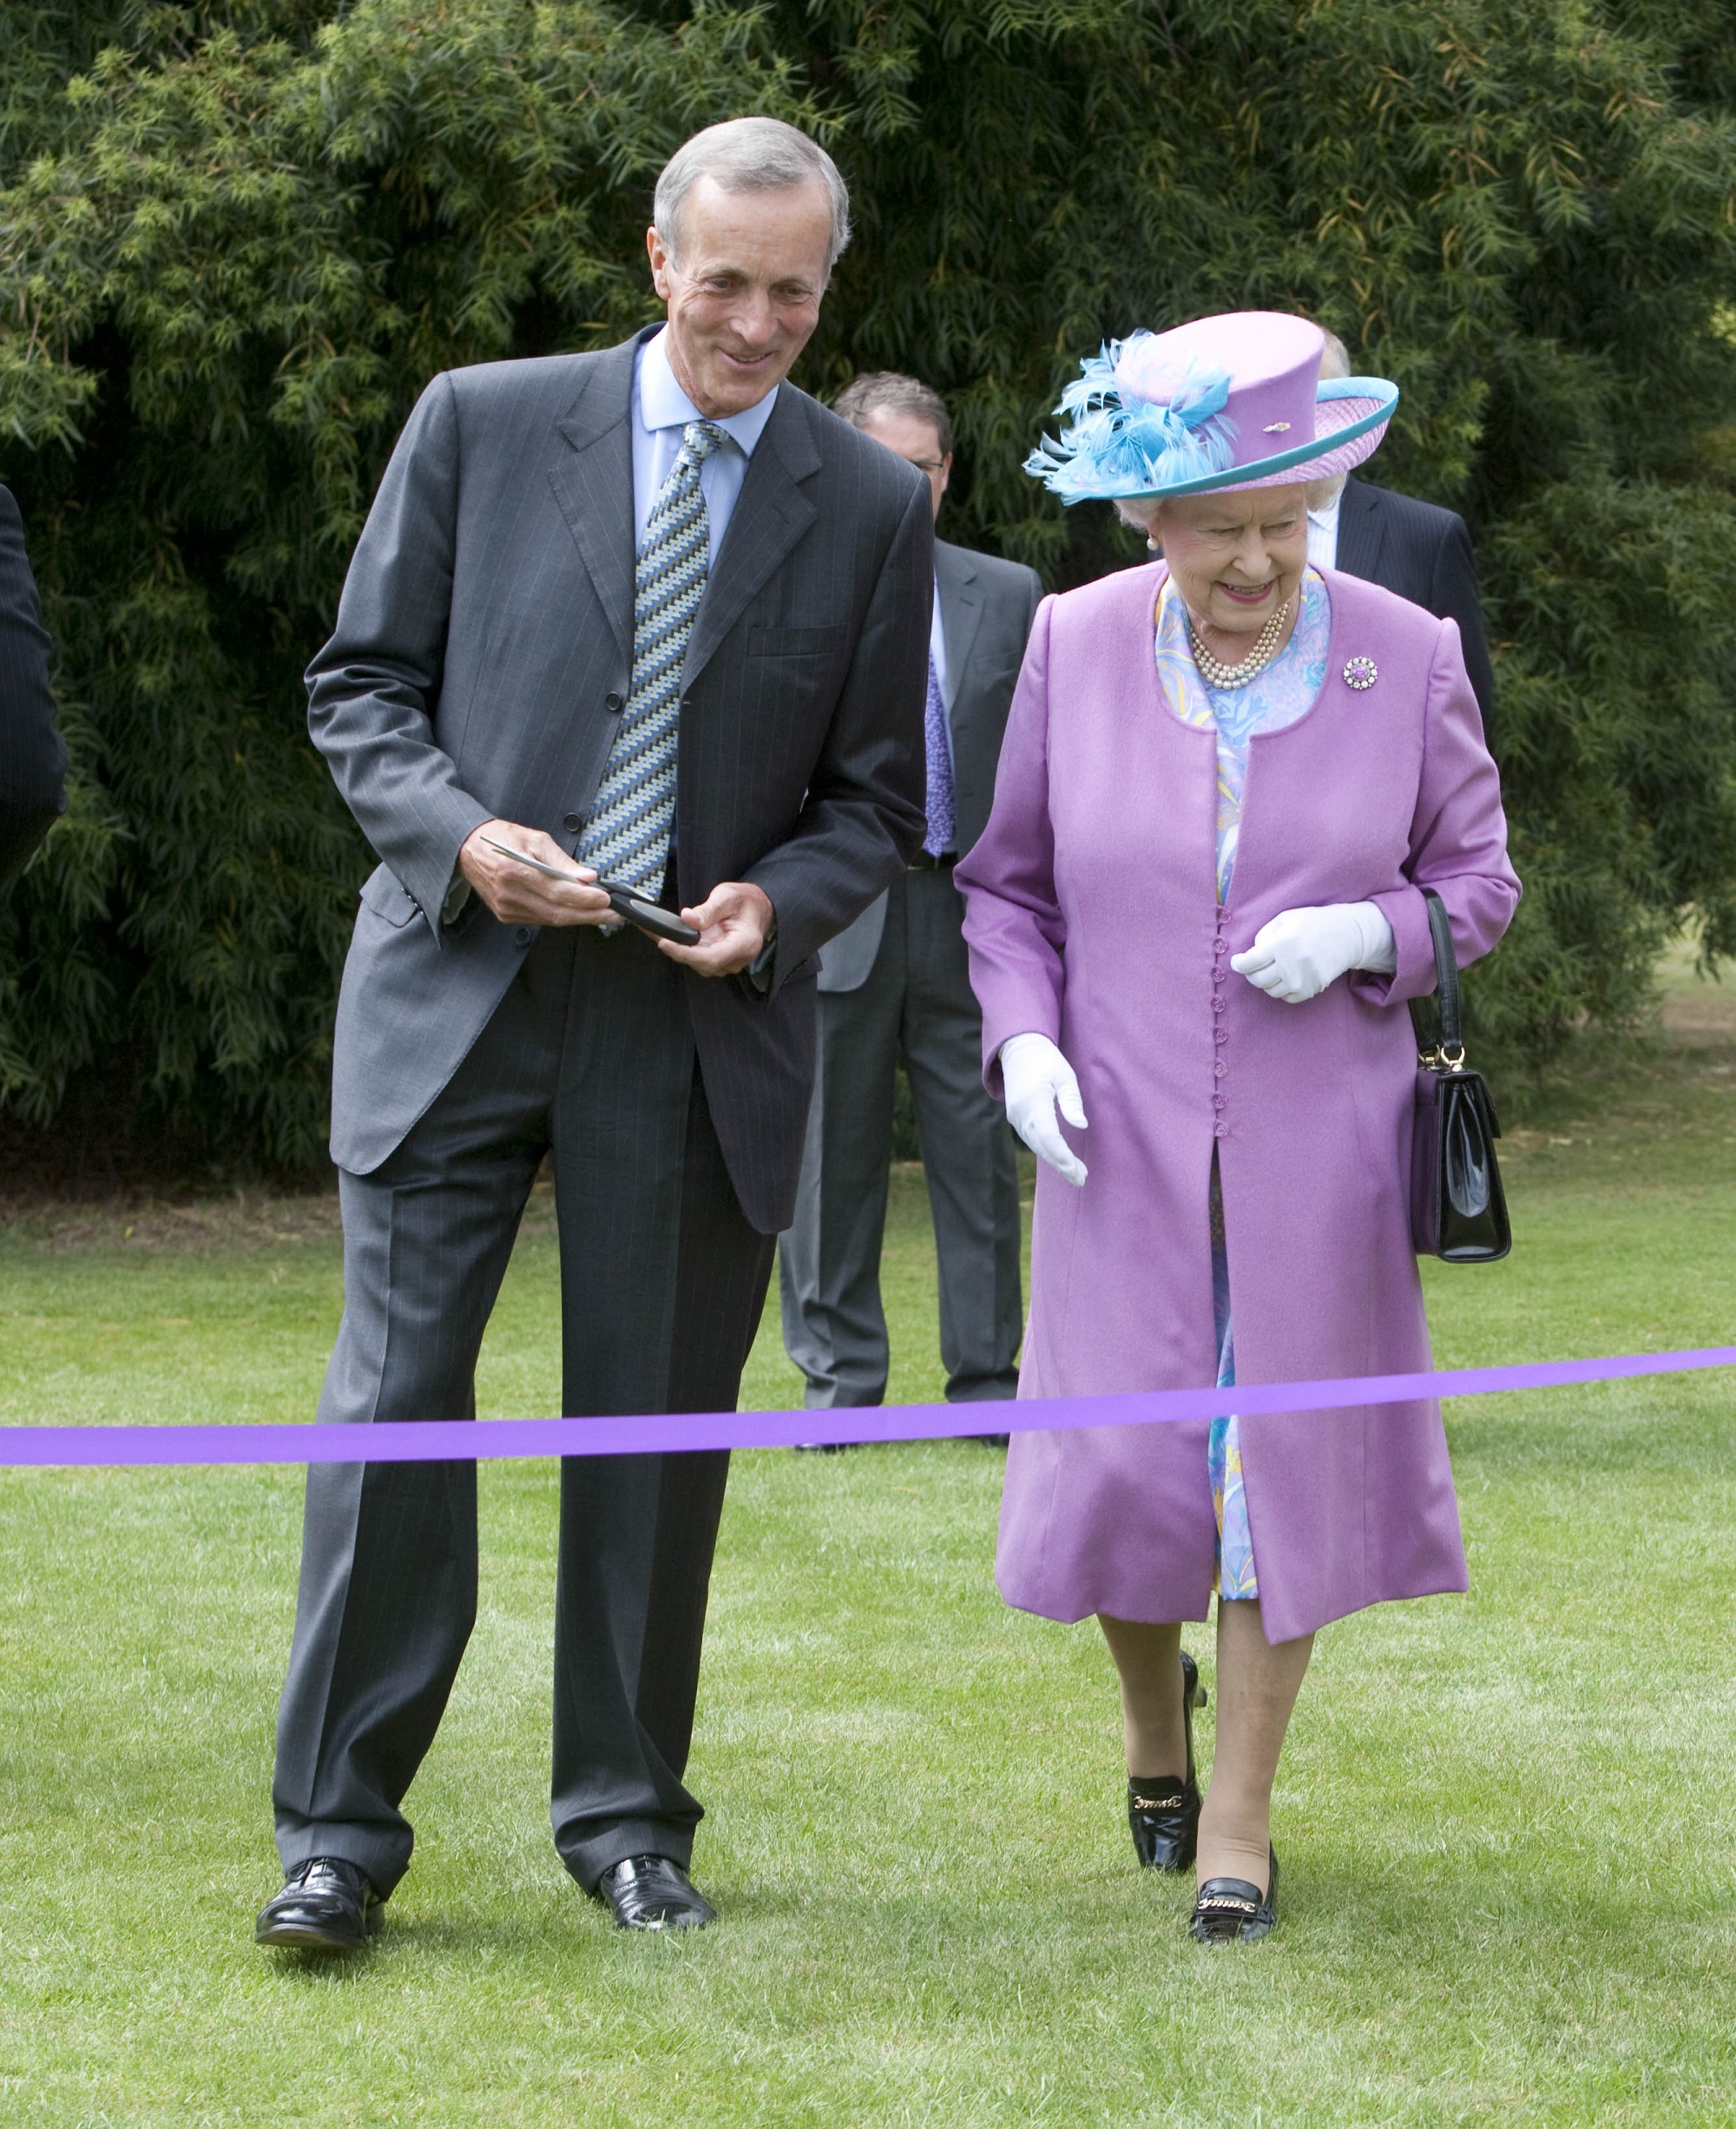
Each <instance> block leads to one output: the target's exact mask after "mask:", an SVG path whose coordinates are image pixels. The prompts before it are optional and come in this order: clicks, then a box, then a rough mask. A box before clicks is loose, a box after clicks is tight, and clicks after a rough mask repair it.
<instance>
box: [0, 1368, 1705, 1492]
mask: <svg viewBox="0 0 1736 2129" xmlns="http://www.w3.org/2000/svg"><path fill="white" fill-rule="evenodd" d="M1729 1367H1736V1345H1709V1346H1701V1347H1700V1348H1698V1349H1697V1350H1694V1351H1693V1352H1686V1353H1627V1354H1624V1355H1622V1356H1621V1357H1619V1358H1616V1359H1608V1360H1543V1361H1533V1362H1530V1363H1527V1364H1525V1365H1523V1366H1519V1367H1506V1368H1440V1369H1436V1370H1425V1371H1424V1372H1423V1373H1420V1374H1417V1375H1352V1376H1346V1377H1342V1378H1340V1379H1339V1380H1338V1381H1334V1382H1310V1383H1237V1385H1236V1388H1235V1396H1234V1403H1235V1409H1236V1410H1237V1411H1238V1413H1240V1414H1242V1415H1244V1416H1246V1415H1251V1414H1253V1413H1256V1412H1318V1411H1321V1410H1328V1409H1332V1408H1333V1407H1336V1406H1340V1405H1358V1404H1401V1403H1405V1402H1406V1401H1407V1400H1409V1399H1410V1398H1413V1397H1482V1396H1488V1395H1489V1393H1490V1392H1491V1391H1493V1390H1552V1389H1556V1388H1559V1387H1560V1386H1561V1385H1562V1384H1563V1383H1606V1382H1611V1381H1614V1380H1616V1379H1618V1378H1620V1377H1627V1376H1636V1375H1680V1374H1687V1372H1688V1371H1689V1370H1693V1369H1697V1368H1729ZM1224 1402H1225V1400H1224V1392H1223V1390H1221V1389H1220V1388H1218V1387H1217V1386H1216V1385H1213V1386H1211V1387H1209V1388H1207V1389H1204V1390H1134V1391H1130V1392H1128V1393H1127V1394H1125V1395H1121V1396H1097V1397H1021V1398H1020V1399H1018V1400H1017V1401H1016V1403H993V1404H984V1405H979V1406H978V1407H977V1408H976V1410H975V1411H974V1412H971V1411H969V1410H967V1409H965V1408H963V1407H962V1406H959V1405H957V1404H882V1405H851V1406H845V1407H840V1408H835V1409H832V1410H831V1411H827V1412H801V1411H797V1412H674V1413H652V1414H649V1415H648V1416H643V1417H639V1418H631V1419H616V1418H609V1419H484V1420H474V1419H470V1420H456V1419H423V1420H403V1421H398V1420H385V1421H381V1422H379V1423H377V1424H374V1425H363V1426H351V1425H340V1426H320V1425H318V1424H316V1425H312V1426H309V1425H305V1424H297V1425H293V1426H252V1425H249V1426H234V1427H0V1464H177V1463H437V1462H444V1461H446V1460H447V1459H469V1458H470V1457H480V1456H620V1455H647V1454H649V1453H652V1452H654V1451H664V1450H681V1449H787V1448H789V1447H791V1446H792V1444H794V1443H795V1442H927V1441H933V1440H936V1439H938V1438H940V1437H943V1436H951V1435H958V1434H970V1433H976V1434H994V1433H1008V1432H1012V1433H1018V1434H1024V1433H1028V1432H1030V1431H1031V1430H1033V1429H1049V1430H1053V1429H1065V1428H1072V1427H1129V1426H1150V1425H1156V1424H1161V1423H1174V1422H1175V1421H1178V1420H1190V1419H1191V1420H1200V1419H1212V1418H1214V1417H1215V1416H1217V1414H1218V1413H1219V1412H1220V1411H1221V1410H1222V1409H1223V1405H1224Z"/></svg>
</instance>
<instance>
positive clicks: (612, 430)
mask: <svg viewBox="0 0 1736 2129" xmlns="http://www.w3.org/2000/svg"><path fill="white" fill-rule="evenodd" d="M652 330H653V331H654V330H655V328H652ZM645 337H646V335H645V334H643V333H641V334H640V335H639V336H638V337H637V338H635V339H631V340H628V341H626V342H624V343H623V344H622V345H621V346H620V347H612V348H610V349H609V350H608V352H607V353H606V354H603V355H601V356H599V357H598V358H597V359H596V361H595V363H594V364H593V365H591V368H590V373H589V376H588V378H586V380H585V384H584V389H583V390H582V391H581V392H580V394H579V397H578V398H577V399H576V400H575V402H574V404H573V407H572V410H571V411H570V412H569V413H568V414H567V415H566V416H565V417H563V418H562V420H560V421H559V422H557V423H556V428H557V429H558V430H560V432H561V435H562V437H563V439H564V440H565V448H564V449H563V450H562V452H561V455H560V457H558V458H557V459H556V462H555V463H554V464H553V465H551V466H550V467H549V482H550V483H551V484H552V486H553V488H554V490H555V499H556V502H557V503H559V504H560V506H561V515H562V517H564V518H565V519H566V521H567V529H568V530H569V532H570V533H571V534H572V536H573V543H574V545H575V547H576V548H577V549H578V550H579V559H580V561H581V562H583V564H584V566H585V573H586V575H588V576H589V578H590V580H591V587H592V588H593V590H595V593H596V595H597V600H598V602H599V604H600V605H601V606H602V610H603V612H604V613H605V614H607V615H608V624H609V627H610V628H612V629H613V630H614V631H615V637H616V640H617V641H618V642H619V643H620V646H621V650H622V651H623V652H624V653H625V654H627V656H628V657H629V658H630V657H631V656H632V655H633V572H634V563H635V539H634V529H635V528H634V519H633V419H632V416H633V359H634V355H635V352H636V351H637V348H638V345H639V341H640V340H641V339H643V338H645Z"/></svg>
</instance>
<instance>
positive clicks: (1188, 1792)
mask: <svg viewBox="0 0 1736 2129" xmlns="http://www.w3.org/2000/svg"><path fill="white" fill-rule="evenodd" d="M1205 1705H1206V1689H1205V1687H1204V1686H1203V1685H1201V1684H1200V1666H1199V1665H1198V1664H1196V1663H1195V1662H1194V1660H1193V1658H1192V1657H1191V1656H1190V1655H1189V1654H1188V1653H1187V1650H1186V1649H1185V1648H1184V1649H1183V1650H1182V1652H1181V1719H1182V1722H1183V1723H1184V1725H1186V1727H1187V1773H1186V1774H1185V1775H1184V1776H1182V1777H1180V1779H1178V1778H1177V1777H1175V1776H1174V1775H1173V1774H1163V1775H1159V1776H1157V1777H1154V1779H1153V1780H1150V1781H1144V1780H1133V1781H1129V1782H1128V1826H1129V1827H1130V1828H1131V1829H1132V1830H1133V1837H1134V1854H1135V1855H1136V1856H1138V1857H1139V1859H1140V1867H1141V1869H1146V1870H1191V1869H1193V1858H1194V1856H1196V1855H1197V1854H1198V1852H1199V1848H1200V1784H1199V1781H1198V1779H1197V1777H1195V1774H1194V1771H1193V1711H1194V1709H1195V1708H1202V1707H1204V1706H1205Z"/></svg>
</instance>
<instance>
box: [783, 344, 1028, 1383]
mask: <svg viewBox="0 0 1736 2129" xmlns="http://www.w3.org/2000/svg"><path fill="white" fill-rule="evenodd" d="M835 411H837V412H838V413H839V414H841V415H843V416H844V417H845V419H846V420H848V421H852V422H854V423H855V424H856V425H857V427H858V429H860V430H863V431H864V432H865V434H866V435H868V436H871V437H874V438H875V439H876V440H877V442H878V443H880V444H884V445H885V446H886V447H887V448H888V450H892V451H896V452H898V455H899V456H900V457H904V458H907V459H909V460H910V462H911V464H912V465H914V466H916V467H917V469H918V470H920V471H922V472H924V473H925V474H926V475H927V476H928V479H929V483H930V488H931V489H932V490H933V496H934V508H935V513H936V515H937V516H938V515H939V511H940V501H941V497H942V496H944V494H945V492H946V483H947V479H948V476H949V475H950V471H951V468H952V424H951V422H950V419H949V418H948V416H947V411H946V404H945V402H944V400H943V399H942V398H940V396H939V394H938V393H937V392H935V391H930V389H929V387H928V386H927V385H926V384H918V383H917V380H916V379H915V378H909V377H899V376H897V375H895V374H893V373H891V372H890V371H877V372H874V373H871V374H870V375H868V376H865V377H859V378H857V379H856V381H855V382H854V383H853V384H851V385H849V386H848V387H847V388H846V390H845V391H844V392H842V393H841V394H840V395H839V397H838V400H837V401H836V402H835ZM934 579H935V603H934V614H933V621H932V624H931V628H930V635H929V673H928V702H927V708H926V713H925V718H924V739H925V749H924V751H925V754H926V774H927V798H926V808H927V814H928V830H927V835H926V838H925V839H924V844H923V847H922V849H921V850H920V851H917V854H916V856H915V857H914V858H912V860H911V867H910V870H909V871H907V872H905V873H904V876H903V877H902V878H900V879H897V880H895V881H894V882H893V883H892V884H891V887H890V888H889V889H888V890H887V891H886V892H885V893H884V895H882V896H881V897H879V898H878V900H877V901H875V902H873V903H871V904H870V905H869V907H868V908H867V909H866V910H864V911H863V913H862V915H861V916H860V917H858V918H857V920H856V922H855V923H853V924H852V925H851V926H850V928H849V930H847V931H844V932H842V933H840V934H839V936H838V937H837V938H836V939H834V940H833V941H832V943H831V945H829V946H828V947H827V948H826V950H825V953H824V954H823V955H822V956H820V976H819V992H820V997H819V1078H818V1080H817V1081H816V1083H815V1087H814V1099H813V1107H812V1109H811V1110H810V1111H809V1113H808V1140H807V1150H806V1153H805V1154H804V1156H803V1160H802V1178H801V1183H800V1186H799V1190H798V1192H797V1196H796V1219H795V1225H793V1226H792V1228H791V1229H790V1231H789V1232H788V1233H787V1234H786V1235H785V1236H783V1238H782V1239H781V1240H780V1241H779V1286H780V1288H781V1291H782V1298H783V1312H784V1344H785V1346H786V1349H787V1350H788V1352H789V1355H790V1357H791V1359H792V1360H793V1361H794V1362H795V1363H796V1365H797V1366H798V1367H799V1368H800V1369H801V1370H802V1372H803V1374H804V1375H805V1376H806V1377H807V1402H808V1403H809V1405H810V1406H816V1407H817V1406H833V1405H852V1404H878V1403H880V1401H881V1399H882V1398H883V1397H884V1395H885V1391H886V1367H887V1358H888V1354H887V1341H886V1317H885V1311H884V1309H883V1307H882V1306H881V1301H880V1244H881V1237H882V1234H883V1232H884V1227H885V1223H886V1186H887V1173H888V1165H889V1163H890V1161H891V1148H892V1091H893V1081H894V1072H895V1068H896V1067H897V1064H898V1060H899V1058H900V1057H901V1056H902V1058H903V1059H904V1068H905V1072H906V1074H908V1076H909V1080H910V1086H911V1101H912V1105H913V1107H914V1108H915V1110H916V1119H917V1132H918V1133H919V1135H920V1138H921V1141H922V1157H923V1173H924V1178H925V1179H926V1181H927V1184H928V1196H929V1206H930V1212H932V1214H933V1217H934V1237H935V1246H936V1252H937V1256H938V1258H939V1265H940V1350H941V1357H942V1359H943V1360H944V1363H945V1366H946V1394H947V1396H948V1397H949V1398H950V1399H951V1400H953V1401H954V1402H956V1403H970V1402H972V1401H975V1400H977V1399H983V1398H994V1397H1010V1396H1012V1395H1013V1394H1014V1392H1015V1390H1016V1388H1017V1385H1018V1364H1017V1363H1018V1350H1019V1334H1020V1329H1021V1310H1020V1304H1019V1186H1018V1171H1017V1167H1016V1163H1015V1160H1014V1153H1013V1137H1012V1133H1011V1132H1010V1131H1009V1128H1008V1127H1007V1119H1006V1113H1005V1111H1004V1110H1003V1108H1002V1107H1001V1104H1000V1103H999V1102H998V1101H990V1098H989V1096H988V1094H986V1093H985V1092H984V1090H983V1016H982V1014H981V1013H980V1012H979V1010H978V1009H977V1005H976V998H975V996H973V995H972V993H971V989H970V968H969V964H968V962H967V959H966V956H965V951H964V940H963V930H962V926H963V916H964V903H963V897H962V896H961V895H960V894H959V892H958V890H957V888H956V887H955V886H954V885H953V884H952V868H953V865H954V864H955V863H956V861H957V859H958V858H962V857H963V855H964V853H965V851H968V850H969V849H970V845H971V844H973V843H974V842H975V841H976V838H977V837H978V836H979V835H980V834H981V833H982V831H983V824H984V822H985V821H986V820H987V819H988V818H989V806H990V801H991V799H992V798H993V797H994V795H995V769H996V764H997V763H998V761H999V759H1000V755H1001V735H1002V733H1003V731H1004V730H1005V729H1006V723H1007V711H1008V708H1009V706H1010V704H1011V701H1012V697H1013V686H1014V683H1015V682H1016V680H1017V679H1018V674H1019V666H1020V662H1021V661H1022V660H1023V657H1024V654H1025V643H1026V641H1027V639H1028V638H1029V634H1030V629H1031V621H1032V620H1033V618H1034V617H1035V615H1036V607H1037V601H1038V600H1039V599H1040V598H1041V597H1042V585H1041V584H1040V583H1039V582H1038V581H1037V578H1036V573H1035V572H1034V571H1032V570H1030V569H1027V568H1024V567H1023V565H1022V564H1020V563H1018V562H1002V561H998V560H996V557H995V556H994V555H974V554H972V553H970V551H969V550H968V549H965V548H962V547H953V546H950V545H949V544H948V543H947V542H945V541H944V540H942V541H937V542H936V544H935V550H934Z"/></svg>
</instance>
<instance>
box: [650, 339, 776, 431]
mask: <svg viewBox="0 0 1736 2129" xmlns="http://www.w3.org/2000/svg"><path fill="white" fill-rule="evenodd" d="M667 340H668V327H667V325H665V326H662V327H660V329H659V330H658V331H657V332H655V333H654V335H653V336H652V338H650V339H648V341H647V342H646V343H645V345H644V347H643V348H642V349H641V351H640V357H639V418H640V420H641V422H643V423H644V424H645V426H646V428H648V429H650V430H658V429H685V428H686V427H687V424H688V423H689V422H690V421H706V420H708V419H712V418H716V420H717V425H718V427H719V428H720V429H721V430H722V431H723V433H724V434H725V435H726V436H727V437H729V438H730V439H731V440H732V441H733V443H735V444H740V447H741V450H742V453H743V455H744V457H749V458H751V457H753V446H754V445H755V444H757V443H758V442H759V439H760V437H762V436H763V435H764V434H765V432H766V423H767V422H768V421H770V420H771V418H772V409H773V407H774V406H775V405H776V404H777V403H778V393H777V390H776V388H775V387H774V388H773V390H772V391H768V392H767V393H766V397H765V398H763V399H762V400H760V401H759V404H758V405H757V406H750V407H749V408H747V409H746V411H745V412H743V413H740V414H726V415H722V416H720V417H710V416H707V415H704V414H701V413H700V411H699V409H698V408H697V407H696V406H695V405H694V403H693V401H692V400H691V399H689V398H688V397H687V394H686V392H684V391H682V390H681V386H680V384H677V383H676V381H675V372H674V371H673V370H672V369H671V368H670V366H669V350H668V345H667Z"/></svg>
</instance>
